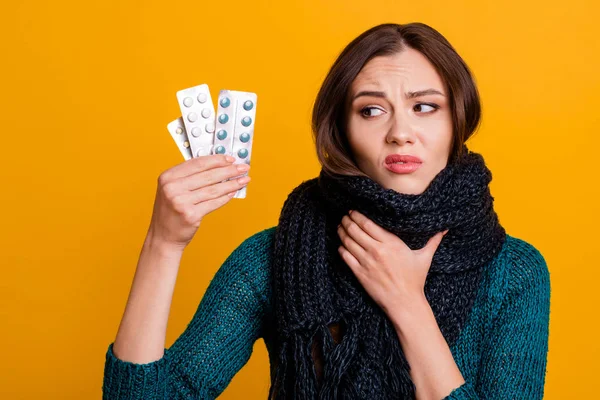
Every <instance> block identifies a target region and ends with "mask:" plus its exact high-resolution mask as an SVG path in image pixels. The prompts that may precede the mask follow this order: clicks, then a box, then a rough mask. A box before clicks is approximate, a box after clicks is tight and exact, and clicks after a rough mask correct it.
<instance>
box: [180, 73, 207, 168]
mask: <svg viewBox="0 0 600 400" xmlns="http://www.w3.org/2000/svg"><path fill="white" fill-rule="evenodd" d="M177 101H178V102H179V108H180V109H181V118H182V120H183V124H184V125H185V131H186V132H187V137H188V142H189V143H190V148H191V149H192V156H193V157H200V156H207V155H210V154H212V146H213V137H214V135H213V134H214V132H215V108H214V106H213V102H212V99H211V97H210V91H209V90H208V85H206V84H202V85H198V86H194V87H191V88H188V89H183V90H180V91H178V92H177Z"/></svg>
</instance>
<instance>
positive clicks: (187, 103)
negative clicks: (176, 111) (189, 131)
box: [183, 97, 194, 107]
mask: <svg viewBox="0 0 600 400" xmlns="http://www.w3.org/2000/svg"><path fill="white" fill-rule="evenodd" d="M192 104H194V99H192V98H191V97H186V98H185V99H183V105H184V106H186V107H191V106H192Z"/></svg>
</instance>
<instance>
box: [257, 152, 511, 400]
mask: <svg viewBox="0 0 600 400" xmlns="http://www.w3.org/2000/svg"><path fill="white" fill-rule="evenodd" d="M464 147H465V155H464V156H463V157H462V158H460V159H458V160H457V161H455V162H453V163H449V164H447V165H446V167H445V168H444V169H443V170H442V171H440V172H439V173H438V174H437V175H436V176H435V178H434V179H433V180H432V182H431V183H430V185H429V186H428V188H427V189H426V190H425V191H424V192H423V193H421V194H418V195H413V194H402V193H398V192H396V191H395V190H392V189H385V188H383V187H382V186H381V185H379V184H378V183H376V182H375V181H373V180H372V179H370V178H367V177H359V176H339V175H336V176H330V175H328V174H326V173H325V172H324V171H323V170H322V171H321V173H320V175H319V177H318V178H313V179H311V180H308V181H304V182H303V183H301V184H300V185H299V186H298V187H296V188H295V189H294V190H293V191H292V192H291V193H290V195H289V196H288V198H287V199H286V201H285V203H284V205H283V208H282V212H281V216H280V219H279V224H278V226H277V228H276V234H275V243H274V259H273V282H272V283H273V306H274V317H273V318H274V321H273V322H274V324H275V327H276V333H275V342H276V348H277V354H276V355H275V359H276V362H275V366H274V367H272V368H273V369H272V371H271V377H272V382H271V383H272V384H271V390H270V396H269V398H271V396H273V398H276V399H317V398H318V399H370V400H373V399H414V398H415V386H414V383H413V382H412V380H411V377H410V373H409V370H410V366H409V365H408V362H407V361H406V358H405V356H404V353H403V351H402V348H401V345H400V341H399V339H398V335H397V333H396V331H395V329H394V327H393V326H392V324H391V322H390V320H389V319H388V317H387V316H386V315H385V313H384V312H383V310H382V309H381V308H380V307H379V306H378V305H377V304H376V303H375V302H374V300H373V299H372V298H371V297H370V296H369V295H368V293H367V292H366V291H365V290H364V288H363V287H362V286H361V284H360V282H359V281H358V280H357V278H356V277H355V276H354V273H353V272H352V270H351V269H350V268H349V267H348V266H347V265H346V263H345V262H344V261H343V260H342V258H341V257H340V255H339V253H338V251H337V248H338V246H340V245H341V241H340V239H339V236H338V234H337V231H336V230H337V226H338V224H339V223H340V222H341V219H342V216H343V215H345V214H347V213H348V211H349V210H351V209H352V210H358V211H359V212H361V213H362V214H364V215H365V216H367V217H368V218H369V219H371V220H372V221H374V222H375V223H377V224H378V225H379V226H381V227H383V228H384V229H386V230H388V231H390V232H392V233H394V234H395V235H397V236H398V237H400V239H402V240H403V241H404V242H405V243H406V245H407V246H408V247H410V248H411V249H413V250H414V249H419V248H422V247H423V246H424V245H425V244H426V243H427V241H428V240H429V239H430V238H431V237H432V236H433V235H435V234H436V233H437V232H440V231H443V230H445V229H449V232H448V234H446V236H444V239H443V240H442V242H441V243H440V245H439V247H438V249H437V251H436V253H435V255H434V257H433V261H432V264H431V268H430V270H429V273H428V275H427V279H426V281H425V296H426V298H427V300H428V302H429V304H430V306H431V308H432V310H433V313H434V315H435V318H436V321H437V323H438V325H439V327H440V330H441V332H442V335H443V336H444V338H445V339H446V341H447V343H448V345H449V346H452V344H453V343H454V342H455V341H456V339H457V337H458V335H459V334H460V332H461V328H462V327H463V325H464V323H465V321H466V319H467V317H468V315H469V312H470V309H471V306H472V304H473V301H474V299H475V295H476V292H477V288H478V285H479V278H480V276H481V271H482V269H483V267H484V266H485V265H486V264H487V263H488V262H490V261H491V260H492V259H493V258H494V257H495V256H496V255H497V254H498V252H499V251H500V249H501V247H502V244H503V242H504V240H505V237H506V236H505V235H506V233H505V230H504V228H503V227H502V226H501V225H500V223H499V220H498V217H497V214H496V213H495V211H494V208H493V200H494V199H493V197H492V196H491V193H490V190H489V186H488V185H489V183H490V181H491V180H492V174H491V172H490V170H489V169H488V168H487V167H486V165H485V162H484V159H483V157H482V156H481V155H480V154H478V153H474V152H470V151H469V150H468V149H467V148H466V146H464ZM398 268H402V266H401V265H398ZM336 323H337V324H340V326H342V327H343V336H342V340H341V342H340V343H335V342H334V340H333V338H332V336H331V333H330V331H329V329H328V325H330V324H336ZM313 343H314V344H315V345H316V346H317V347H318V352H319V353H320V354H321V356H320V357H321V360H320V361H321V363H322V377H321V379H317V374H316V370H315V362H314V359H313V355H312V351H311V349H312V346H313Z"/></svg>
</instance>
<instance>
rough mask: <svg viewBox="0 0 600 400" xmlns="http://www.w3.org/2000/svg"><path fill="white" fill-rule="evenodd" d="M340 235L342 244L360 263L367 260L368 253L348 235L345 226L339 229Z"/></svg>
mask: <svg viewBox="0 0 600 400" xmlns="http://www.w3.org/2000/svg"><path fill="white" fill-rule="evenodd" d="M338 235H339V237H340V240H341V241H342V244H343V245H344V247H345V248H346V250H348V251H349V252H350V253H352V255H353V256H354V257H355V258H356V259H357V260H358V262H359V263H360V262H361V261H363V260H364V259H365V255H366V251H365V249H364V248H362V247H361V246H360V245H359V244H358V243H357V242H356V241H355V240H354V239H352V237H350V235H348V233H347V232H346V230H345V228H344V226H343V225H341V224H340V226H339V227H338Z"/></svg>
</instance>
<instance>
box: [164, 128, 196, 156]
mask: <svg viewBox="0 0 600 400" xmlns="http://www.w3.org/2000/svg"><path fill="white" fill-rule="evenodd" d="M167 130H168V131H169V133H170V134H171V137H172V138H173V140H174V141H175V144H176V145H177V148H178V149H179V151H180V152H181V155H182V156H183V158H184V159H185V160H186V161H187V160H189V159H191V158H192V149H191V148H190V142H189V141H188V137H187V133H185V126H184V125H183V120H182V119H181V118H177V119H176V120H175V121H171V122H170V123H169V124H168V125H167Z"/></svg>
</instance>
